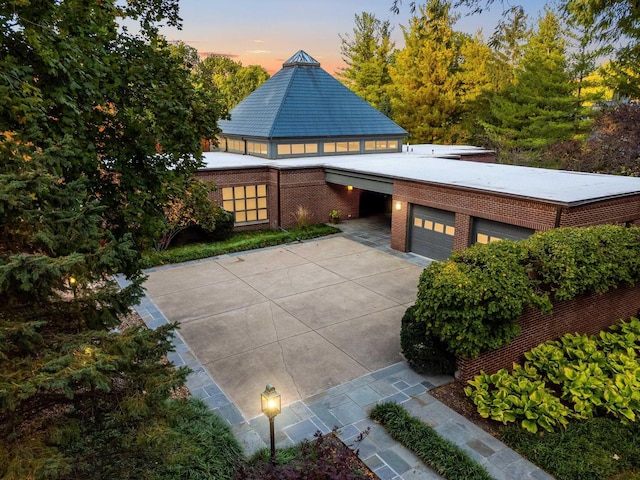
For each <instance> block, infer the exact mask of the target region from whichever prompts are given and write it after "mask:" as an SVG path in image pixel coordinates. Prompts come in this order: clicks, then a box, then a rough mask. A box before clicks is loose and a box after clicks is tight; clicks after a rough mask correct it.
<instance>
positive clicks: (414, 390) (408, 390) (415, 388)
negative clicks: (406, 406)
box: [402, 383, 427, 396]
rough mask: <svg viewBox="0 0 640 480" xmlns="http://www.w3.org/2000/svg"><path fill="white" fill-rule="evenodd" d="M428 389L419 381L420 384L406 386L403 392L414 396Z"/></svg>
mask: <svg viewBox="0 0 640 480" xmlns="http://www.w3.org/2000/svg"><path fill="white" fill-rule="evenodd" d="M426 391H427V389H426V388H425V386H424V385H422V383H419V384H418V385H413V386H412V387H409V388H405V389H404V390H403V391H402V393H404V394H405V395H409V396H413V395H420V394H421V393H424V392H426Z"/></svg>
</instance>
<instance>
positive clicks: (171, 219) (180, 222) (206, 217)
mask: <svg viewBox="0 0 640 480" xmlns="http://www.w3.org/2000/svg"><path fill="white" fill-rule="evenodd" d="M214 190H215V185H212V184H207V183H205V182H203V181H201V180H198V179H196V178H189V179H188V180H187V182H186V185H185V186H184V190H183V191H182V192H180V195H176V196H171V197H169V201H168V202H167V203H166V204H165V206H164V218H165V230H164V233H163V234H162V236H161V237H160V239H159V240H158V242H157V243H156V245H155V249H156V251H159V252H162V251H164V250H166V249H167V248H168V247H169V245H170V244H171V242H172V241H173V239H174V238H176V236H177V235H178V234H179V233H180V232H182V231H184V230H186V229H187V228H189V227H195V226H198V227H200V228H202V230H204V231H205V232H213V230H215V228H216V219H217V217H218V216H219V215H220V207H219V206H218V205H217V204H215V203H214V202H213V201H212V200H210V199H209V193H210V192H212V191H214Z"/></svg>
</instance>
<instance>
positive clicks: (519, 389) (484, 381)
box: [464, 366, 570, 433]
mask: <svg viewBox="0 0 640 480" xmlns="http://www.w3.org/2000/svg"><path fill="white" fill-rule="evenodd" d="M468 383H469V385H470V386H468V387H465V390H464V391H465V394H466V395H467V396H468V397H469V398H471V400H472V401H473V403H474V404H475V405H476V407H477V410H478V413H479V414H480V416H481V417H483V418H491V419H492V420H496V421H499V422H502V423H504V424H505V425H506V424H507V423H513V422H516V421H519V422H520V425H521V426H522V428H524V429H526V430H528V431H530V432H532V433H535V432H537V431H538V428H539V427H542V428H543V429H544V430H547V431H553V428H554V427H555V426H556V425H562V426H566V425H567V424H568V417H569V415H570V411H569V409H568V408H567V407H566V406H565V405H563V404H562V402H561V401H560V399H559V398H558V397H556V396H555V395H554V393H553V391H551V390H550V389H548V388H547V387H546V385H545V382H544V381H543V380H541V378H540V376H539V375H537V373H536V371H535V369H532V368H531V367H527V366H525V367H524V368H523V367H520V366H515V368H514V371H513V372H512V373H509V372H508V371H507V370H505V369H502V370H500V371H498V372H497V373H494V374H493V375H487V374H486V373H484V372H482V373H481V374H480V375H478V376H477V377H476V378H475V379H474V380H470V381H469V382H468ZM471 387H475V388H471Z"/></svg>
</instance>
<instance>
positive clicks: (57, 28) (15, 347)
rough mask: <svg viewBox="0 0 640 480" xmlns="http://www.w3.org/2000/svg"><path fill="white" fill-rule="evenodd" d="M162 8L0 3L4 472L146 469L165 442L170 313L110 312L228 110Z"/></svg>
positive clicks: (138, 276) (90, 2)
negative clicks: (141, 322) (159, 323)
mask: <svg viewBox="0 0 640 480" xmlns="http://www.w3.org/2000/svg"><path fill="white" fill-rule="evenodd" d="M122 17H124V18H125V19H126V20H128V21H129V22H137V23H139V25H140V30H139V32H138V34H136V35H133V34H130V33H129V32H128V31H127V29H126V28H122V27H119V25H118V24H119V23H120V21H121V20H122ZM161 19H164V20H165V21H166V22H167V23H168V24H169V25H173V26H177V25H178V24H179V22H178V20H179V19H178V17H177V2H174V1H162V2H155V1H151V2H137V1H136V2H134V1H131V2H129V3H125V2H117V5H116V2H113V1H103V0H87V1H83V2H76V1H71V0H61V1H53V0H50V1H44V2H23V1H20V0H9V1H7V2H3V3H2V4H0V35H1V39H2V41H1V42H0V96H1V97H2V99H3V101H2V102H1V103H0V219H1V220H0V477H2V478H6V479H21V478H45V477H46V478H87V476H91V475H92V473H91V472H92V470H91V468H94V467H95V468H96V470H94V472H99V475H102V478H124V477H126V476H129V475H131V476H132V477H133V478H142V477H145V476H146V477H148V478H151V477H152V476H153V475H152V472H153V471H154V468H155V467H154V465H153V463H150V464H147V463H146V462H148V461H149V460H151V461H153V460H155V459H158V461H159V460H161V459H162V455H158V454H157V453H158V452H157V451H154V445H156V446H157V444H158V442H161V441H162V440H161V437H162V436H163V434H166V421H167V418H168V412H169V407H168V404H167V401H166V400H167V398H168V396H169V394H170V392H171V390H172V389H173V388H174V387H177V386H179V385H182V384H183V383H184V380H185V375H186V371H184V370H183V369H177V370H175V369H173V368H171V366H170V365H167V364H164V363H162V362H161V359H162V357H163V356H164V355H165V354H166V352H167V351H168V350H169V349H170V348H171V347H170V337H171V334H172V330H173V328H175V325H170V326H166V327H163V328H160V329H158V330H156V331H152V330H146V329H141V328H131V329H127V330H124V331H122V332H118V331H117V329H116V327H117V326H118V325H119V324H120V322H121V320H122V319H123V317H124V316H125V315H127V314H128V312H129V310H130V307H131V305H133V304H135V302H136V301H137V300H138V299H139V298H140V296H141V294H142V286H141V285H142V281H143V278H144V277H143V275H142V273H141V269H140V265H141V262H140V250H141V249H142V248H143V247H144V246H145V245H150V244H152V243H153V240H154V238H155V236H156V235H157V233H158V232H159V228H160V227H161V225H162V222H163V217H162V208H163V204H164V203H165V202H166V200H167V198H168V197H169V195H171V194H172V193H177V192H178V191H179V190H180V188H181V186H182V185H184V183H185V182H186V181H187V178H189V177H190V176H191V174H192V173H193V171H194V169H195V168H197V166H198V165H199V164H200V157H199V151H200V149H199V146H200V138H201V137H202V136H207V135H211V134H212V133H213V132H215V130H216V118H217V113H218V109H217V107H216V105H215V103H212V102H210V100H211V99H210V98H209V97H206V96H204V94H203V93H202V92H199V91H197V90H196V89H194V87H193V86H192V84H191V83H190V81H189V77H188V75H189V73H188V71H187V69H185V68H184V59H181V58H179V57H177V56H175V55H171V52H170V49H169V48H168V46H167V45H166V43H164V42H163V41H162V39H161V38H160V37H159V36H158V35H157V22H159V21H161ZM117 273H122V274H124V276H125V277H126V278H127V279H128V280H129V282H130V285H129V286H128V287H127V288H124V289H120V288H119V287H118V285H117V284H116V282H115V280H114V275H115V274H117ZM91 465H93V466H94V467H91ZM100 468H103V470H100Z"/></svg>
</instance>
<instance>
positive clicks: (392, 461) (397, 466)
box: [378, 450, 411, 475]
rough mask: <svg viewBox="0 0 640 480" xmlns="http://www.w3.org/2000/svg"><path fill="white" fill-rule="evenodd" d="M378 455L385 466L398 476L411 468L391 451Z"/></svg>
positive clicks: (384, 451)
mask: <svg viewBox="0 0 640 480" xmlns="http://www.w3.org/2000/svg"><path fill="white" fill-rule="evenodd" d="M378 455H380V458H382V460H384V461H385V462H386V464H387V465H389V466H390V467H391V468H392V469H393V470H394V471H395V472H396V473H398V474H400V475H402V474H403V473H404V472H406V471H408V470H410V469H411V466H410V465H409V464H408V463H407V462H405V461H404V460H403V459H402V458H401V457H400V456H399V455H398V454H397V453H396V452H394V451H393V450H383V451H381V452H380V453H379V454H378Z"/></svg>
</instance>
